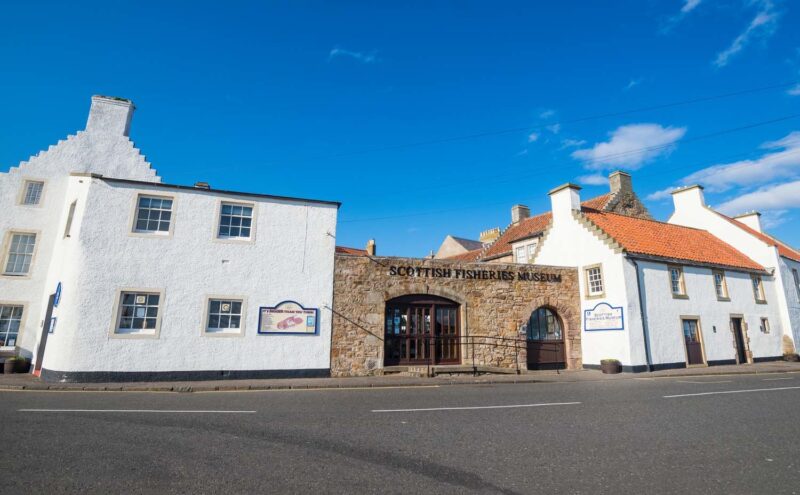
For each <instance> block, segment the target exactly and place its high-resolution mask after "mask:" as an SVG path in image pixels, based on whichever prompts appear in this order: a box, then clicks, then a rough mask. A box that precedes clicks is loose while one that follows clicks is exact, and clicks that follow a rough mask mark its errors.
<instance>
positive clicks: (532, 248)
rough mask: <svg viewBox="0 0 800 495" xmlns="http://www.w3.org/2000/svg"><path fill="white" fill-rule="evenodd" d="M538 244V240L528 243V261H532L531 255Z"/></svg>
mask: <svg viewBox="0 0 800 495" xmlns="http://www.w3.org/2000/svg"><path fill="white" fill-rule="evenodd" d="M538 245H539V240H538V239H537V240H535V241H533V242H532V243H530V244H528V261H533V255H534V254H536V246H538Z"/></svg>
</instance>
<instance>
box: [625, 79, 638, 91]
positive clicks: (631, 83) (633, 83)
mask: <svg viewBox="0 0 800 495" xmlns="http://www.w3.org/2000/svg"><path fill="white" fill-rule="evenodd" d="M642 81H643V79H642V78H641V77H640V78H638V79H631V80H630V81H629V82H628V85H627V86H625V87H624V88H623V91H628V90H631V89H633V88H635V87H636V86H638V85H640V84H642Z"/></svg>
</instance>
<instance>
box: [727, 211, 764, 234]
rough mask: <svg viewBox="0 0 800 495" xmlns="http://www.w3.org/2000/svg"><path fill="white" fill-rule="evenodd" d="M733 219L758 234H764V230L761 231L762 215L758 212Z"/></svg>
mask: <svg viewBox="0 0 800 495" xmlns="http://www.w3.org/2000/svg"><path fill="white" fill-rule="evenodd" d="M733 218H734V219H736V220H738V221H740V222H742V223H743V224H745V225H747V226H748V227H750V228H751V229H754V230H757V231H758V232H763V230H761V213H759V212H757V211H749V212H747V213H742V214H741V215H737V216H735V217H733Z"/></svg>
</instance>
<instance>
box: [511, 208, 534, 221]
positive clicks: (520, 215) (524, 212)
mask: <svg viewBox="0 0 800 495" xmlns="http://www.w3.org/2000/svg"><path fill="white" fill-rule="evenodd" d="M529 216H531V209H530V208H528V207H527V206H525V205H514V206H512V207H511V223H519V222H520V220H525V219H526V218H528V217H529Z"/></svg>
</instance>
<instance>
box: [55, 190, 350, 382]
mask: <svg viewBox="0 0 800 495" xmlns="http://www.w3.org/2000/svg"><path fill="white" fill-rule="evenodd" d="M139 193H149V194H159V195H168V196H172V197H174V203H173V204H174V206H173V222H174V231H173V234H172V236H170V237H164V238H161V237H158V236H138V235H137V236H133V235H130V232H131V226H132V210H133V205H134V202H135V199H136V197H137V195H138V194H139ZM82 197H85V199H82V200H81V199H79V202H78V204H79V212H80V216H81V220H80V222H77V221H76V222H75V223H74V224H73V229H72V230H73V235H72V237H71V238H69V239H64V240H62V241H60V242H59V250H63V252H64V253H69V258H70V259H69V263H64V264H62V270H61V272H60V273H59V274H58V277H59V278H60V280H61V281H62V283H63V299H62V304H61V306H60V307H59V308H57V309H56V316H58V326H57V329H56V332H55V333H54V334H52V335H50V337H49V339H48V342H47V349H46V352H45V357H44V368H46V369H49V370H55V371H68V372H69V371H72V372H75V371H117V372H122V371H210V370H286V369H295V370H302V369H328V368H329V363H330V338H331V337H330V335H331V334H330V329H331V314H330V311H329V310H327V309H325V308H326V307H329V306H330V303H331V299H332V293H333V259H334V237H333V236H335V235H336V232H335V227H336V214H337V209H336V206H334V205H330V206H328V205H319V204H306V203H302V202H296V201H283V200H273V199H266V198H254V197H245V196H235V195H234V196H231V195H226V196H221V195H220V194H218V193H214V192H213V191H211V192H209V191H203V190H190V191H187V190H176V189H170V188H166V187H158V186H141V185H129V184H119V183H113V182H108V181H103V180H101V179H92V178H88V177H72V178H71V190H70V193H69V197H68V198H67V202H69V201H71V199H72V198H82ZM223 199H224V200H235V201H242V202H251V203H255V204H256V213H255V214H256V221H255V224H256V229H255V241H254V242H253V243H245V244H242V243H232V242H220V241H218V240H216V239H215V227H216V216H217V214H218V213H217V207H218V203H219V202H220V201H221V200H223ZM78 216H79V215H78V213H77V212H76V219H77V217H78ZM78 227H79V229H78ZM78 230H79V231H78ZM70 265H72V267H71V266H70ZM123 288H142V289H157V290H161V291H163V294H164V298H163V301H162V303H161V308H160V314H161V317H162V319H161V327H160V334H159V337H158V338H128V339H120V338H115V337H113V336H111V335H110V331H111V328H112V325H113V323H112V315H113V314H114V309H115V307H116V305H117V303H118V301H117V291H118V290H120V289H123ZM209 295H215V296H230V297H244V298H246V301H247V307H246V316H245V317H244V321H245V327H244V336H242V337H209V336H205V335H203V319H204V316H205V312H206V298H207V296H209ZM284 300H294V301H297V302H298V303H300V304H302V305H303V306H305V307H313V308H319V309H320V312H319V318H320V320H319V333H318V335H316V336H310V335H281V336H279V335H258V334H257V325H258V314H259V310H258V308H259V307H260V306H275V305H276V304H278V303H280V302H282V301H284Z"/></svg>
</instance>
